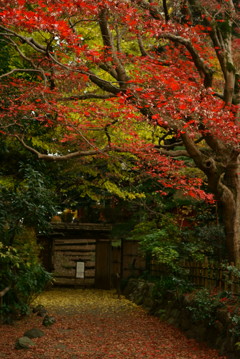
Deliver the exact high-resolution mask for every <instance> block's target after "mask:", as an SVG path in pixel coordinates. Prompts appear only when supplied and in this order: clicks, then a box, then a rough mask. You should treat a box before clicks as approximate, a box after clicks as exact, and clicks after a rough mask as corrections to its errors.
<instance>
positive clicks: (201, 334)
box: [123, 279, 240, 359]
mask: <svg viewBox="0 0 240 359" xmlns="http://www.w3.org/2000/svg"><path fill="white" fill-rule="evenodd" d="M123 294H124V295H125V296H126V297H127V298H128V299H130V300H131V301H133V302H134V303H136V304H138V305H141V306H143V307H144V308H145V309H146V310H147V311H148V312H149V313H150V314H152V315H155V316H158V317H159V318H160V319H161V320H165V321H167V322H168V323H169V324H171V325H174V326H176V327H177V328H179V329H180V330H182V331H183V332H184V333H185V335H186V336H187V337H189V338H194V339H196V340H198V341H202V342H206V343H207V344H208V345H209V346H210V347H212V348H215V349H217V350H219V352H220V354H222V355H226V356H227V357H228V358H229V359H239V358H240V337H237V336H236V334H234V331H233V330H232V325H233V324H232V321H231V320H230V314H229V311H228V310H227V309H226V308H221V309H218V310H217V312H216V318H215V320H214V322H213V323H211V324H209V321H207V320H205V321H204V320H202V321H196V320H193V318H192V313H191V311H190V310H189V309H188V307H191V304H192V303H191V300H192V299H191V296H186V295H181V296H178V297H176V294H174V293H172V292H167V293H165V294H164V295H162V296H159V295H156V290H155V284H154V283H150V282H147V281H146V280H142V279H129V281H128V283H127V285H126V287H125V288H124V290H123Z"/></svg>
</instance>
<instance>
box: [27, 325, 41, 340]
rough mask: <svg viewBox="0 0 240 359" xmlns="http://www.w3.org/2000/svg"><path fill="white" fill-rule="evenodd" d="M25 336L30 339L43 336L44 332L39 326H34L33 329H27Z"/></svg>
mask: <svg viewBox="0 0 240 359" xmlns="http://www.w3.org/2000/svg"><path fill="white" fill-rule="evenodd" d="M24 336H25V337H28V338H30V339H32V338H41V337H43V336H44V332H43V331H42V330H40V329H38V328H32V329H29V330H27V331H26V332H25V333H24Z"/></svg>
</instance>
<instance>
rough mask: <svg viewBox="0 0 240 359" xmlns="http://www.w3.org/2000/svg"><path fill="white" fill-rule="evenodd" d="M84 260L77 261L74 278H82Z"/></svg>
mask: <svg viewBox="0 0 240 359" xmlns="http://www.w3.org/2000/svg"><path fill="white" fill-rule="evenodd" d="M84 269H85V268H84V262H77V267H76V278H84Z"/></svg>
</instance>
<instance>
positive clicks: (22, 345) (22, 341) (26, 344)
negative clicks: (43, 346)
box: [15, 336, 35, 349]
mask: <svg viewBox="0 0 240 359" xmlns="http://www.w3.org/2000/svg"><path fill="white" fill-rule="evenodd" d="M34 345H35V343H34V342H33V341H32V340H31V339H30V338H28V337H25V336H24V337H21V338H19V339H18V340H17V341H16V344H15V349H29V348H30V347H32V346H34Z"/></svg>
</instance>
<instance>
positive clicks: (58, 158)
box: [15, 136, 108, 161]
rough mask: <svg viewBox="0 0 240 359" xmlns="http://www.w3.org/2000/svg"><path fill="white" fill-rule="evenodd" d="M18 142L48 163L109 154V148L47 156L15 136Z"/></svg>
mask: <svg viewBox="0 0 240 359" xmlns="http://www.w3.org/2000/svg"><path fill="white" fill-rule="evenodd" d="M15 137H16V138H17V139H18V141H19V142H20V143H21V144H22V145H23V147H24V148H26V149H27V150H28V151H30V152H32V153H34V154H35V155H36V156H37V157H38V158H39V159H42V160H47V161H66V160H69V159H72V158H76V157H86V156H94V155H98V154H99V153H105V152H107V150H108V148H107V147H105V148H103V149H96V150H89V151H76V152H72V153H68V154H67V155H47V154H43V153H41V152H39V151H37V150H36V149H35V148H33V147H31V146H28V145H27V144H26V143H25V142H24V140H23V139H22V138H20V137H19V136H15Z"/></svg>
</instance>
